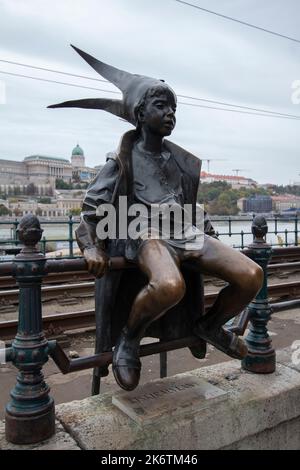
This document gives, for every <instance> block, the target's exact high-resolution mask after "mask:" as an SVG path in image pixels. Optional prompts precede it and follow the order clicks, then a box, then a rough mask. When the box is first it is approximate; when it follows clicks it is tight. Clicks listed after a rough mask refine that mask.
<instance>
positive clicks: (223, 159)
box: [201, 158, 227, 173]
mask: <svg viewBox="0 0 300 470" xmlns="http://www.w3.org/2000/svg"><path fill="white" fill-rule="evenodd" d="M201 160H202V161H203V162H207V173H209V164H210V162H216V161H218V162H221V161H225V160H227V158H201Z"/></svg>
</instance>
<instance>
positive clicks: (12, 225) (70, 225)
mask: <svg viewBox="0 0 300 470" xmlns="http://www.w3.org/2000/svg"><path fill="white" fill-rule="evenodd" d="M40 224H41V226H42V227H45V226H49V225H50V226H51V225H53V226H60V225H62V226H66V235H67V236H66V237H65V238H55V237H51V238H49V237H48V238H47V237H45V236H44V237H42V238H41V240H40V242H39V249H40V251H41V253H43V254H44V255H45V254H46V252H47V244H48V243H49V244H50V243H51V244H52V243H59V242H60V243H66V244H67V245H68V254H67V255H66V257H69V258H73V257H74V246H75V245H77V242H76V238H75V236H74V226H75V225H78V224H79V218H78V217H76V218H74V217H73V216H72V215H70V216H69V217H68V218H67V219H62V220H42V221H41V222H40ZM19 225H20V220H18V219H14V220H8V219H4V220H1V218H0V251H1V250H3V251H5V249H6V247H7V246H8V245H9V246H14V247H19V246H20V245H21V242H20V240H19V237H18V227H19ZM1 226H2V227H3V226H6V227H8V230H9V231H10V237H9V238H5V237H1ZM54 251H56V250H54Z"/></svg>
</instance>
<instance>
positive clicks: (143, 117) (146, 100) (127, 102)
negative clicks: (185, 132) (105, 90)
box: [48, 46, 176, 136]
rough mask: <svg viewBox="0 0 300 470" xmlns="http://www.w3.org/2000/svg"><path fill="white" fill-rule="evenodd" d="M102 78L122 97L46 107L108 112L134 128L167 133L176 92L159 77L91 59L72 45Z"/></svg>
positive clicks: (169, 128) (171, 123) (170, 124)
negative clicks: (146, 128) (126, 70)
mask: <svg viewBox="0 0 300 470" xmlns="http://www.w3.org/2000/svg"><path fill="white" fill-rule="evenodd" d="M72 47H73V48H74V49H75V50H76V52H78V54H79V55H80V56H81V57H82V58H83V59H84V60H85V61H86V62H88V64H89V65H91V67H93V68H94V69H95V70H96V71H97V72H98V73H99V74H100V75H101V76H102V77H104V78H106V79H107V80H108V81H109V82H111V83H113V84H114V85H115V86H117V87H118V88H119V90H121V92H122V95H123V96H122V100H113V99H109V98H94V99H93V98H90V99H83V100H75V101H65V102H63V103H59V104H55V105H51V106H48V107H49V108H66V107H67V108H69V107H77V108H89V109H102V110H104V111H108V112H109V113H112V114H114V115H116V116H118V117H120V118H122V119H125V120H126V121H128V122H130V123H131V124H133V125H135V126H136V127H137V128H142V127H143V126H150V127H151V128H152V129H153V130H155V131H157V132H159V133H160V134H161V135H162V136H165V135H170V134H171V132H172V130H173V128H174V126H175V110H176V95H175V92H174V91H173V90H172V88H171V87H169V86H168V85H167V84H166V83H165V82H164V81H163V80H158V79H155V78H151V77H146V76H143V75H137V74H131V73H129V72H125V71H124V70H120V69H117V68H115V67H112V66H111V65H108V64H105V63H104V62H101V61H100V60H98V59H95V58H94V57H92V56H91V55H89V54H87V53H86V52H83V51H81V50H80V49H78V48H77V47H74V46H72Z"/></svg>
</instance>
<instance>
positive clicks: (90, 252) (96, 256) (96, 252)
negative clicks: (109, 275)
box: [83, 246, 109, 277]
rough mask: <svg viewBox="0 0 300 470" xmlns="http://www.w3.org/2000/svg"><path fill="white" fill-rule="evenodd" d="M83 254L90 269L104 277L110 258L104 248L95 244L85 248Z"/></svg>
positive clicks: (92, 272)
mask: <svg viewBox="0 0 300 470" xmlns="http://www.w3.org/2000/svg"><path fill="white" fill-rule="evenodd" d="M83 255H84V257H85V260H86V262H87V265H88V270H89V272H90V273H91V274H94V276H95V277H102V276H103V274H104V273H105V272H106V271H107V269H108V261H109V258H108V256H107V254H106V253H105V251H104V250H101V248H98V247H96V246H93V247H91V248H85V250H84V252H83Z"/></svg>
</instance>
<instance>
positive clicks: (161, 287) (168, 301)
mask: <svg viewBox="0 0 300 470" xmlns="http://www.w3.org/2000/svg"><path fill="white" fill-rule="evenodd" d="M149 286H151V289H152V294H153V295H155V297H156V299H155V300H156V301H157V302H158V303H159V304H160V306H161V307H162V308H164V309H166V308H171V307H172V306H173V305H176V304H177V303H178V302H180V300H181V299H182V298H183V296H184V294H185V290H186V288H185V283H184V280H183V278H182V277H179V276H174V277H170V278H168V279H162V280H160V281H156V282H150V284H149Z"/></svg>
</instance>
